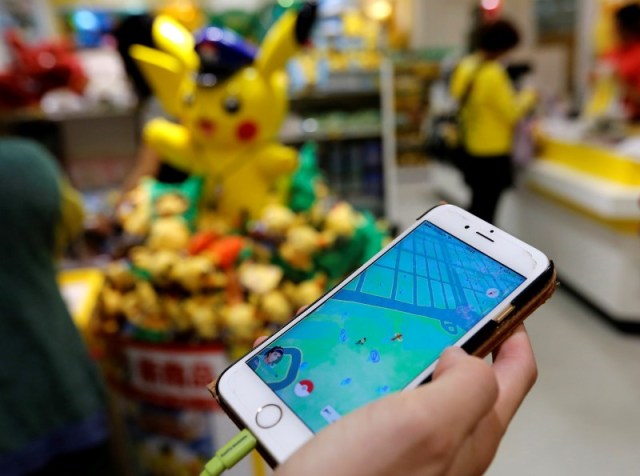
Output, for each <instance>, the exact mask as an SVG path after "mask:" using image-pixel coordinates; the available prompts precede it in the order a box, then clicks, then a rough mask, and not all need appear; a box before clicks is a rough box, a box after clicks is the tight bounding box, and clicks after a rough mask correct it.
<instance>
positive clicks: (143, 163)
mask: <svg viewBox="0 0 640 476" xmlns="http://www.w3.org/2000/svg"><path fill="white" fill-rule="evenodd" d="M159 168H160V157H159V156H158V154H157V153H156V151H154V150H153V149H152V148H151V147H149V146H148V145H147V144H145V143H142V145H141V146H140V149H139V150H138V154H137V157H136V165H135V167H134V168H133V170H132V171H131V172H130V173H129V175H128V176H127V178H126V179H125V181H124V184H123V185H122V190H121V191H122V192H123V193H124V192H128V191H129V190H131V189H133V188H135V187H136V186H137V185H138V184H139V183H140V180H141V179H142V178H143V177H155V176H156V175H157V174H158V169H159Z"/></svg>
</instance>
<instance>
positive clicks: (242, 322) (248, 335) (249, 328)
mask: <svg viewBox="0 0 640 476" xmlns="http://www.w3.org/2000/svg"><path fill="white" fill-rule="evenodd" d="M256 311H257V310H256V307H255V306H254V305H253V304H250V303H247V302H242V303H238V304H233V305H231V306H226V307H225V308H224V309H223V310H222V318H223V319H224V323H225V326H226V327H227V329H228V330H229V332H230V333H231V336H232V339H233V340H235V341H242V342H248V341H251V340H252V339H255V338H256V337H257V336H256V333H257V331H258V329H259V328H260V321H259V320H258V318H257V312H256Z"/></svg>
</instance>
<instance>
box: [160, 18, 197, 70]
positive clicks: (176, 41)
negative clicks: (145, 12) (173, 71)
mask: <svg viewBox="0 0 640 476" xmlns="http://www.w3.org/2000/svg"><path fill="white" fill-rule="evenodd" d="M152 35H153V41H154V43H155V44H156V46H157V47H158V48H159V49H160V50H162V51H164V52H166V53H169V54H170V55H171V56H173V57H174V58H176V59H178V60H179V61H180V62H181V63H182V64H183V65H184V67H185V68H186V69H187V70H189V71H197V70H198V66H199V63H200V61H199V59H198V55H197V53H196V51H195V40H194V38H193V35H192V34H191V32H190V31H189V30H187V29H186V28H185V27H183V26H182V25H181V24H180V23H178V22H177V21H176V20H174V19H173V18H171V17H169V16H166V15H159V16H158V17H157V18H156V19H155V20H154V21H153V32H152Z"/></svg>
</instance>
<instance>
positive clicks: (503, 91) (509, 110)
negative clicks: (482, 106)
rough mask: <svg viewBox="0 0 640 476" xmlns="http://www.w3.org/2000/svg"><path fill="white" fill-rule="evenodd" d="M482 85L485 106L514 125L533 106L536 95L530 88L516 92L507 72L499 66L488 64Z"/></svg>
mask: <svg viewBox="0 0 640 476" xmlns="http://www.w3.org/2000/svg"><path fill="white" fill-rule="evenodd" d="M484 74H486V76H485V81H483V83H482V86H483V87H484V91H482V93H483V96H484V100H485V101H486V102H487V105H488V106H487V107H491V108H493V109H494V110H495V111H497V113H498V114H499V115H500V116H501V117H503V118H505V120H506V121H507V122H508V123H509V124H513V125H515V124H516V122H518V121H519V120H520V119H521V118H522V117H524V116H525V115H526V114H527V113H528V112H529V111H531V109H532V108H533V106H534V104H535V101H536V95H535V93H534V92H533V91H531V90H524V91H522V92H520V93H516V92H515V91H514V89H513V86H512V85H511V81H510V80H509V77H508V76H507V73H506V72H505V71H504V70H503V69H502V67H500V66H497V65H495V66H489V67H487V71H486V72H485V73H484Z"/></svg>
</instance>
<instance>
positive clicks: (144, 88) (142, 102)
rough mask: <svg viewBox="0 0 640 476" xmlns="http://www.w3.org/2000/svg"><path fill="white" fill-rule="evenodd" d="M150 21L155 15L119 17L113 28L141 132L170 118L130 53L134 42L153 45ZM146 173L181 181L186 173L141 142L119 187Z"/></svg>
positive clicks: (134, 182) (131, 185)
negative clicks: (131, 167) (154, 120)
mask: <svg viewBox="0 0 640 476" xmlns="http://www.w3.org/2000/svg"><path fill="white" fill-rule="evenodd" d="M153 22H154V17H153V16H152V15H149V14H146V13H145V14H139V15H131V16H129V17H126V18H125V19H124V20H122V21H121V22H120V23H119V24H118V25H117V26H116V28H115V29H114V30H113V36H114V38H115V39H116V42H117V44H118V53H119V54H120V58H121V59H122V64H123V66H124V69H125V72H126V73H127V76H128V77H129V80H130V81H131V85H132V86H133V90H134V92H135V93H136V96H137V97H138V118H139V121H138V122H139V124H138V126H139V132H140V134H142V130H143V129H144V127H145V126H146V125H147V124H148V123H149V122H150V121H152V120H153V119H156V118H158V117H163V118H165V119H169V118H168V117H167V115H166V113H165V112H164V109H163V108H162V105H161V104H160V102H159V101H158V100H157V99H156V97H155V96H154V95H153V92H152V91H151V88H150V87H149V84H148V83H147V80H146V79H145V78H144V75H143V74H142V71H140V68H138V65H137V63H136V61H135V59H133V57H132V56H131V53H130V51H131V47H132V46H133V45H142V46H147V47H149V48H156V44H155V42H154V41H153V33H152V31H153ZM145 176H149V177H156V178H157V179H158V180H160V181H161V182H168V183H175V182H182V181H183V180H184V179H185V178H186V174H185V173H183V172H181V171H179V170H177V169H175V168H173V167H170V166H168V165H166V164H164V163H162V162H161V161H160V157H158V154H157V153H156V152H155V151H153V150H152V149H151V147H149V146H148V145H146V144H145V143H142V144H141V145H140V148H139V149H138V152H137V157H136V161H135V165H134V167H133V169H132V171H131V172H130V173H129V175H128V176H127V178H126V179H125V181H124V183H123V185H122V187H121V188H122V191H123V192H126V191H128V190H131V189H132V188H134V187H136V186H137V185H138V183H139V182H140V179H141V178H142V177H145Z"/></svg>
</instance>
